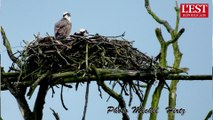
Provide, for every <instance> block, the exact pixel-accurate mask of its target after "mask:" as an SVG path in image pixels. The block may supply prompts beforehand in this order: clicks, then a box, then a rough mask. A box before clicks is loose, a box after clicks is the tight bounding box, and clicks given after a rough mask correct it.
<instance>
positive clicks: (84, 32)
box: [74, 28, 89, 36]
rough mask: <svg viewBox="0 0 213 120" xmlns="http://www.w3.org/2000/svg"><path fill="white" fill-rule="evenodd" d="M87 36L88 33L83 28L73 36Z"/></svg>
mask: <svg viewBox="0 0 213 120" xmlns="http://www.w3.org/2000/svg"><path fill="white" fill-rule="evenodd" d="M88 34H89V32H88V31H87V30H86V29H84V28H81V29H80V30H79V31H78V32H75V33H74V35H78V36H86V35H88Z"/></svg>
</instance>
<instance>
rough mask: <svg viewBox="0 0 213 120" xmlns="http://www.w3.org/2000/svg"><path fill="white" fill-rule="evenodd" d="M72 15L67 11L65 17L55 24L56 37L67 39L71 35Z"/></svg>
mask: <svg viewBox="0 0 213 120" xmlns="http://www.w3.org/2000/svg"><path fill="white" fill-rule="evenodd" d="M70 16H71V15H70V13H68V12H65V13H64V14H63V18H62V19H61V20H60V21H58V22H57V23H56V24H55V28H54V32H55V38H56V39H65V38H67V37H69V35H70V32H71V28H72V23H71V20H70Z"/></svg>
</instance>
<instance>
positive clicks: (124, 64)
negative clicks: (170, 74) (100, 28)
mask: <svg viewBox="0 0 213 120" xmlns="http://www.w3.org/2000/svg"><path fill="white" fill-rule="evenodd" d="M121 38H122V39H121ZM119 39H120V40H119ZM132 43H133V42H129V41H127V40H124V39H123V36H122V35H121V36H120V37H105V36H101V35H98V34H96V35H88V36H80V35H71V36H70V38H69V39H64V40H56V39H55V38H54V37H51V36H49V37H45V38H39V37H38V38H36V39H35V40H34V41H32V42H31V43H29V44H28V45H27V46H26V49H25V50H24V52H23V53H24V55H25V57H24V58H25V60H24V61H25V62H26V64H25V65H26V66H25V68H26V69H25V70H26V71H28V72H30V71H31V72H32V71H35V70H37V69H38V68H39V69H40V70H42V71H43V72H45V71H47V70H50V71H54V72H62V71H77V70H82V69H85V68H86V61H88V66H95V67H96V68H109V69H121V70H149V71H153V70H154V69H155V68H156V66H158V65H157V63H156V62H153V59H152V58H151V57H149V56H147V55H145V54H144V53H142V52H140V51H139V50H137V49H136V48H134V47H133V45H132ZM87 45H88V48H86V46H87ZM86 49H88V53H86V51H87V50H86ZM86 55H88V59H86Z"/></svg>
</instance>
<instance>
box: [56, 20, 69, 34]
mask: <svg viewBox="0 0 213 120" xmlns="http://www.w3.org/2000/svg"><path fill="white" fill-rule="evenodd" d="M67 23H68V21H67V20H66V19H61V20H60V21H58V22H57V23H56V24H55V29H54V32H55V34H56V33H57V32H60V31H59V30H60V29H62V28H63V27H65V26H66V25H67Z"/></svg>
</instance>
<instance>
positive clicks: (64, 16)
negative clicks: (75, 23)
mask: <svg viewBox="0 0 213 120" xmlns="http://www.w3.org/2000/svg"><path fill="white" fill-rule="evenodd" d="M70 17H71V14H70V13H69V12H64V13H63V18H65V19H67V20H69V21H71V19H70Z"/></svg>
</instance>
